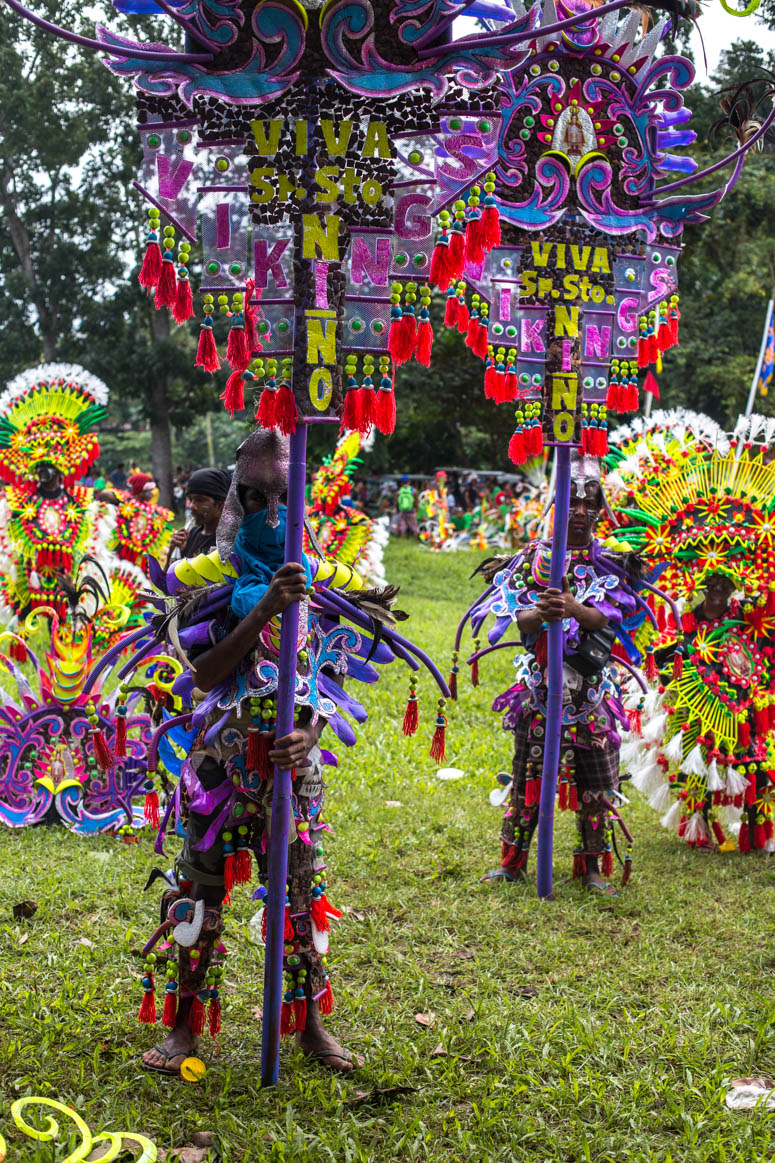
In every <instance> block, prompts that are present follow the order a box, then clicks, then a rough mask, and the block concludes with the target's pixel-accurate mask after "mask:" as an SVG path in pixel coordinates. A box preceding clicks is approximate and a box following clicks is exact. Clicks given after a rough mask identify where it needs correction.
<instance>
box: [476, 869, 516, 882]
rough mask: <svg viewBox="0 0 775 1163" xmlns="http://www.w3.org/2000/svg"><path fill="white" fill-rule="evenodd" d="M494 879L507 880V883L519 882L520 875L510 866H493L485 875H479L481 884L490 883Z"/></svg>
mask: <svg viewBox="0 0 775 1163" xmlns="http://www.w3.org/2000/svg"><path fill="white" fill-rule="evenodd" d="M492 880H505V881H506V883H507V884H519V882H520V877H518V876H514V874H513V873H511V872H509V870H508V868H491V869H490V871H489V872H485V874H484V876H480V877H479V884H489V882H490V881H492Z"/></svg>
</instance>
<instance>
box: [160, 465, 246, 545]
mask: <svg viewBox="0 0 775 1163" xmlns="http://www.w3.org/2000/svg"><path fill="white" fill-rule="evenodd" d="M230 482H231V476H230V475H229V473H227V472H226V471H225V470H224V469H222V468H198V469H196V471H195V472H192V473H191V476H190V477H189V478H188V481H187V482H186V503H187V505H188V508H189V509H190V510H191V516H192V517H193V518H194V524H193V525H192V527H191V528H190V529H176V531H175V532H174V533H173V534H172V537H171V538H170V543H169V548H168V549H167V562H166V565H167V568H168V567H169V564H170V562H171V560H172V556H173V553H175V551H176V550H177V552H178V553H179V555H180V556H181V557H196V555H197V554H198V553H209V552H210V551H211V550H213V549H215V532H216V530H217V528H218V522H219V521H220V519H221V513H222V512H223V503H224V501H225V500H226V496H227V494H228V492H229V484H230Z"/></svg>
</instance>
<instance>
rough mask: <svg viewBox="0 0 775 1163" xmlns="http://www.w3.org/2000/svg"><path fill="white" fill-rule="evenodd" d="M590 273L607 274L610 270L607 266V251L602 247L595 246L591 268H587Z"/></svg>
mask: <svg viewBox="0 0 775 1163" xmlns="http://www.w3.org/2000/svg"><path fill="white" fill-rule="evenodd" d="M589 269H590V270H592V271H600V272H601V273H602V274H606V275H607V274H608V273H609V272H610V270H611V268H610V266H609V265H608V251H607V250H606V248H605V247H604V246H596V247H595V253H594V254H593V255H592V266H591V267H590V268H589Z"/></svg>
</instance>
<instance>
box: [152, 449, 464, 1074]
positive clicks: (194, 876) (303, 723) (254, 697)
mask: <svg viewBox="0 0 775 1163" xmlns="http://www.w3.org/2000/svg"><path fill="white" fill-rule="evenodd" d="M287 482H288V442H287V439H286V438H284V437H281V436H280V435H279V434H278V433H275V432H267V431H263V430H259V431H257V432H255V433H254V434H253V435H252V436H250V437H249V438H248V439H247V440H246V441H245V443H244V444H243V445H242V446H241V448H240V449H239V451H238V455H237V466H236V470H235V474H234V479H233V481H232V484H231V487H230V491H229V496H228V498H227V500H226V504H225V507H224V512H223V515H222V517H221V521H220V524H219V527H218V534H217V543H218V554H220V557H219V556H218V554H212V555H210V556H209V557H205V556H200V557H199V558H196V559H194V560H193V561H188V562H185V563H182V564H183V565H185V566H186V569H187V570H197V569H200V570H201V577H202V579H203V580H204V579H205V578H206V579H207V580H209V581H210V582H212V583H213V586H214V588H213V590H212V591H211V592H212V594H213V597H212V599H208V598H204V599H202V597H201V589H200V587H199V586H198V585H197V586H196V587H195V588H194V593H195V594H196V596H197V600H198V604H197V602H194V603H190V602H188V598H187V595H186V594H185V593H183V594H182V595H181V598H180V603H179V605H178V606H177V608H176V610H175V613H174V615H173V618H177V619H178V621H179V627H178V629H177V631H176V632H175V634H174V635H173V636H174V637H175V638H177V639H178V641H179V642H180V644H181V650H182V652H183V657H184V661H185V663H186V664H187V666H189V667H190V668H191V671H190V675H191V677H190V680H188V691H189V697H190V698H191V699H192V700H193V704H194V707H195V710H194V714H193V727H192V731H191V737H190V739H189V743H188V746H189V757H188V762H187V763H186V765H185V766H184V769H183V780H182V789H183V791H182V804H181V806H182V810H183V814H184V816H185V820H186V831H187V839H186V841H185V844H184V847H183V851H182V853H181V855H180V856H179V858H178V860H177V862H176V874H177V882H176V885H175V887H174V888H170V889H169V891H168V892H167V893H165V896H164V899H163V902H162V918H163V928H162V930H158V931H157V933H156V934H154V937H153V938H152V939H151V940H150V941H149V942H148V945H147V946H146V952H147V954H148V959H147V961H146V972H145V976H144V979H143V987H144V991H145V993H144V999H143V1004H142V1007H141V1011H140V1021H141V1022H153V1021H155V1020H156V1005H155V995H154V969H155V966H156V964H157V963H156V960H155V954H154V953H153V948H154V947H155V944H156V942H157V940H158V939H159V937H160V936H161V935H162V932H163V933H165V934H166V935H169V930H170V929H172V936H173V938H174V941H175V944H174V945H173V947H172V949H171V950H170V951H169V959H168V960H167V962H166V972H167V975H168V981H167V986H166V991H165V1006H164V1013H163V1021H164V1022H165V1024H167V1025H168V1026H169V1027H171V1032H170V1034H169V1035H168V1036H167V1038H166V1039H165V1040H164V1041H162V1042H160V1043H159V1044H157V1045H156V1046H155V1047H154V1048H153V1049H152V1050H149V1051H148V1052H147V1053H146V1054H145V1055H144V1058H143V1062H144V1064H145V1066H146V1067H148V1068H149V1069H152V1070H158V1071H161V1072H162V1073H166V1074H176V1073H178V1072H179V1069H180V1065H181V1063H182V1062H183V1060H184V1059H185V1058H186V1057H187V1056H188V1055H190V1054H191V1053H192V1052H193V1051H194V1050H195V1049H196V1047H197V1044H198V1038H199V1036H200V1035H201V1033H202V1032H203V1030H204V1025H205V1004H208V1006H209V1024H210V1032H211V1033H212V1034H213V1035H215V1034H217V1032H218V1029H219V1027H220V1003H219V996H218V986H219V982H220V980H221V978H222V976H223V957H224V953H225V950H224V948H223V945H222V944H221V932H222V928H223V917H222V906H223V903H224V902H228V900H229V896H230V893H231V891H232V890H233V888H234V885H235V884H242V883H246V882H248V881H249V880H250V877H251V862H252V858H253V857H255V859H256V862H257V865H258V871H259V876H260V879H261V880H262V882H266V881H267V877H268V869H267V849H268V841H269V834H270V829H271V820H270V805H271V782H272V778H271V771H272V766H271V765H272V764H274V763H277V764H280V765H281V766H283V767H285V768H293V769H295V773H296V774H295V780H294V785H293V819H292V830H291V835H292V837H293V842H292V843H291V845H290V848H289V854H288V859H289V866H288V903H287V910H286V922H285V923H286V932H285V938H286V944H285V973H286V993H285V996H284V1001H283V1005H282V1030H283V1032H284V1033H287V1034H290V1033H295V1035H296V1041H297V1043H298V1045H299V1046H300V1048H301V1049H302V1051H303V1052H304V1054H305V1055H307V1056H308V1057H311V1058H315V1059H316V1060H318V1061H320V1062H321V1063H322V1064H323V1065H324V1066H327V1067H329V1068H330V1069H333V1070H336V1071H340V1072H344V1073H349V1072H350V1071H351V1070H352V1069H353V1068H354V1066H355V1065H356V1064H357V1060H356V1059H355V1058H354V1057H353V1056H352V1055H351V1054H350V1053H349V1052H348V1051H346V1050H345V1049H344V1048H343V1047H342V1046H341V1045H340V1043H339V1042H338V1041H337V1040H336V1039H335V1038H334V1037H332V1036H331V1035H329V1034H328V1033H327V1032H326V1031H325V1030H324V1028H323V1025H322V1021H321V1019H322V1017H323V1016H324V1015H326V1014H327V1013H329V1012H330V1010H331V1008H332V1006H333V994H332V990H331V983H330V980H329V976H328V969H327V965H326V952H327V949H328V930H329V925H330V918H332V917H337V916H339V915H340V914H339V912H338V910H337V909H336V908H334V906H333V905H332V904H330V903H329V900H328V898H327V895H326V881H327V879H328V877H327V872H326V859H325V853H324V846H323V841H324V839H325V836H326V833H327V832H328V831H329V828H328V825H327V824H326V823H325V821H324V816H323V791H324V785H323V777H322V766H323V765H324V764H332V763H335V760H334V757H333V756H332V755H331V754H330V753H329V752H326V751H321V750H320V749H319V748H318V746H317V744H318V740H319V738H320V736H321V733H322V731H323V729H324V727H325V726H326V725H327V724H328V725H329V726H330V727H331V729H332V730H333V732H334V733H335V734H336V735H337V736H338V737H339V738H340V739H341V740H342V741H343V742H344V743H346V744H351V743H353V742H354V741H355V736H354V733H353V731H352V729H351V727H350V726H349V724H348V723H347V722H346V720H345V719H344V718H343V716H342V714H341V712H342V711H346V712H347V713H348V714H351V715H352V716H353V717H354V718H355V719H356V720H357V721H361V722H362V721H363V720H364V719H365V717H366V715H365V712H364V711H363V709H362V707H360V705H359V704H358V703H357V702H356V700H355V699H354V697H353V696H352V695H351V694H350V693H348V692H345V691H344V689H343V687H342V680H343V678H344V677H345V676H349V677H351V678H357V679H361V680H364V681H367V682H373V681H375V680H376V679H377V677H378V675H377V671H376V668H375V666H374V665H373V664H374V663H376V664H383V663H385V662H388V661H390V660H391V659H392V658H393V648H392V646H391V643H392V642H394V641H397V637H396V636H395V634H394V632H393V631H392V624H393V619H394V617H397V616H398V615H397V614H395V615H391V612H390V606H391V605H392V601H393V597H394V593H395V591H394V590H392V589H390V588H385V589H383V590H381V591H374V590H372V591H362V592H361V593H360V594H359V593H358V590H359V589H360V587H361V582H360V580H359V578H358V575H357V574H356V573H355V572H354V571H353V570H352V569H351V568H349V567H346V566H344V565H341V564H336V565H334V564H331V563H327V562H323V561H320V560H318V559H316V558H313V557H307V556H306V555H305V556H304V560H303V561H301V562H298V563H288V564H285V565H284V564H283V556H284V545H285V524H286V509H285V505H284V497H285V492H286V488H287ZM233 553H234V554H236V559H237V561H238V563H239V564H238V567H237V571H236V577H234V576H233V575H234V573H235V570H234V568H233V567H232V565H231V562H232V561H233V560H235V559H234V558H233V556H232V554H233ZM176 568H177V569H178V570H179V571H180V569H181V566H178V567H175V566H173V567H172V570H171V571H169V573H168V575H167V578H166V579H164V576H163V575H157V582H159V584H160V585H161V587H162V588H164V586H165V585H166V586H167V587H168V589H169V590H170V591H174V592H178V591H180V590H181V583H180V577H179V574H178V575H176V573H175V570H176ZM230 578H233V581H232V582H230ZM223 583H227V584H226V587H225V589H224V584H223ZM334 586H336V587H342V588H346V589H347V590H348V598H347V599H345V598H344V596H343V595H342V593H341V592H340V590H339V588H337V589H335V588H332V587H334ZM310 594H312V601H311V602H310V601H309V595H310ZM292 602H301V603H302V620H301V630H300V640H299V654H298V659H299V665H298V677H297V685H296V706H297V717H296V726H295V729H294V730H293V731H292V732H291V733H290V734H289V735H287V736H286V737H284V738H282V739H277V740H275V738H274V713H275V695H276V690H277V676H278V665H277V643H278V642H279V618H280V615H281V614H282V612H283V610H284V609H285V608H286V607H287V606H288V605H289V604H290V603H292ZM178 615H179V617H178ZM342 617H344V618H349V619H351V620H353V621H354V623H355V624H356V625H357V626H358V627H362V628H365V629H371V628H374V627H375V626H376V625H377V623H381V624H382V625H381V636H382V640H381V641H377V640H374V641H372V640H371V639H370V638H368V637H366V636H363V635H362V634H361V633H360V631H358V632H356V631H353V630H350V629H349V628H347V627H344V626H342V625H340V624H339V620H340V618H342ZM400 641H401V643H402V646H400V647H399V646H396V649H397V650H400V651H401V653H402V654H404V653H405V650H406V649H408V648H409V646H410V645H411V644H409V645H407V644H406V640H404V639H401V640H400ZM411 651H413V652H414V653H415V654H416V655H417V657H418V658H420V660H421V661H424V656H421V653H420V652H417V650H416V648H415V647H411ZM141 652H142V651H141ZM367 658H370V659H371V661H364V659H367ZM437 677H440V676H437ZM178 693H180V694H181V695H182V696H183V697H186V693H185V690H184V688H183V687H181V688H180V689H179V690H178ZM442 705H443V704H442ZM410 706H411V709H412V711H413V712H414V711H415V709H416V696H415V695H414V687H412V696H411V701H410ZM170 724H171V725H170ZM442 724H443V720H442ZM173 727H174V728H175V729H176V730H177V727H176V721H175V720H171V721H170V723H169V724H166V725H165V727H164V728H163V730H166V729H167V728H169V729H170V730H172V729H173ZM409 729H410V733H411V730H412V724H411V723H410V724H409ZM437 729H438V730H441V729H443V727H439V728H437ZM434 743H435V744H439V745H440V743H441V740H439V739H437V738H436V737H434ZM436 751H437V752H438V748H436ZM164 827H165V825H164V824H162V837H163V831H164ZM265 895H266V889H265V888H264V887H262V888H259V889H258V891H257V893H256V894H255V896H256V897H257V898H262V897H264V896H265ZM264 915H265V914H264Z"/></svg>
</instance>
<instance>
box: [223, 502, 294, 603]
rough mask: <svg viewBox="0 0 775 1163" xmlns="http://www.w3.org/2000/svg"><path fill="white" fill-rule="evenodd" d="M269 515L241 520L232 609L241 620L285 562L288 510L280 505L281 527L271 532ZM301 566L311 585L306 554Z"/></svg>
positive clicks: (278, 512)
mask: <svg viewBox="0 0 775 1163" xmlns="http://www.w3.org/2000/svg"><path fill="white" fill-rule="evenodd" d="M266 516H267V511H266V509H263V510H262V511H261V512H260V513H248V514H246V515H245V516H244V517H243V518H242V524H241V525H240V531H239V533H238V534H237V540H236V541H235V543H234V550H235V552H236V553H237V554H239V557H240V559H241V561H242V568H241V569H240V575H239V577H238V578H237V580H236V581H235V583H234V589H233V590H232V594H231V608H232V610H233V611H234V613H235V614H236V615H237V617H238V618H240V619H242V618H246V617H247V616H248V614H249V613H250V611H251V610H252V609H253V607H254V606H255V605H257V603H258V602H259V601H260V600H261V598H263V596H264V594H265V593H266V591H267V590H268V589H269V583H270V582H271V580H272V578H273V576H274V575H275V573H276V572H277V570H278V569H279V568H280V566H281V565H282V564H283V561H284V560H285V528H286V522H287V509H286V507H285V505H278V507H277V516H278V518H279V523H278V525H277V528H276V529H272V527H271V526H270V525H267V523H266ZM301 560H302V564H303V565H304V569H305V571H306V574H307V582H308V583H309V582H310V581H311V578H312V574H311V572H310V568H309V561H308V560H307V556H306V554H303V555H302V559H301Z"/></svg>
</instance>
